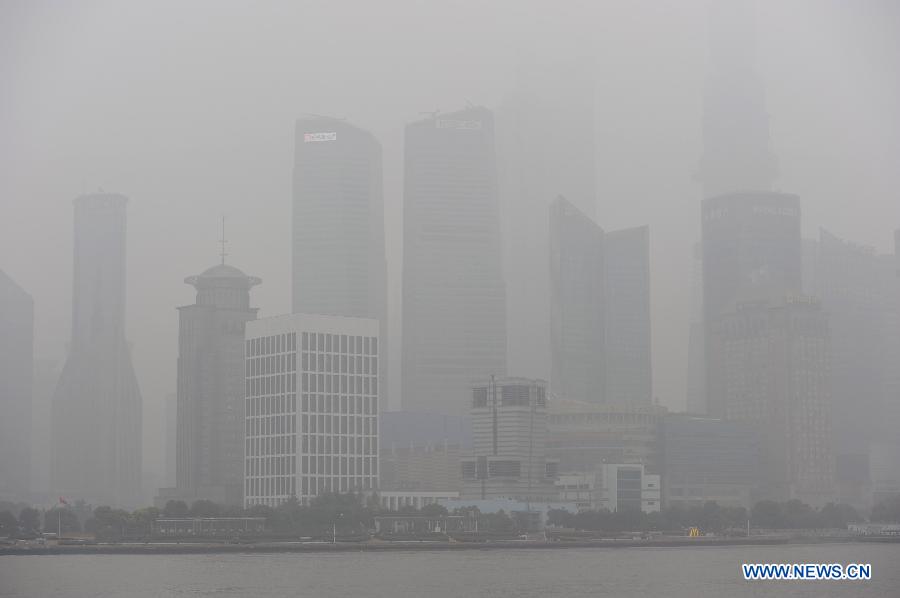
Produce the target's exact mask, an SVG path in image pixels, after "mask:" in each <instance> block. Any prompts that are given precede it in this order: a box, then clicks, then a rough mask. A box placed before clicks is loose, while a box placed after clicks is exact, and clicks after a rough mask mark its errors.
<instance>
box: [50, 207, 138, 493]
mask: <svg viewBox="0 0 900 598" xmlns="http://www.w3.org/2000/svg"><path fill="white" fill-rule="evenodd" d="M127 202H128V200H127V198H126V197H125V196H123V195H119V194H114V193H96V194H93V195H83V196H81V197H78V198H77V199H75V201H74V207H75V259H74V263H75V266H74V274H73V277H72V283H73V284H72V286H73V289H72V303H73V306H72V337H71V342H70V344H69V351H68V357H67V359H66V364H65V366H64V368H63V371H62V374H61V375H60V379H59V385H58V386H57V389H56V393H55V395H54V401H53V461H52V464H51V472H52V473H51V478H52V484H53V490H54V491H55V492H57V493H59V494H61V495H63V496H66V497H71V498H76V499H78V498H80V499H84V500H86V501H88V502H91V503H93V504H97V505H101V504H103V505H111V506H117V507H129V506H130V507H134V506H137V505H138V504H139V503H140V496H141V394H140V390H139V389H138V384H137V379H136V377H135V374H134V368H133V366H132V363H131V350H130V347H129V345H128V343H127V341H126V340H125V229H126V225H125V222H126V204H127Z"/></svg>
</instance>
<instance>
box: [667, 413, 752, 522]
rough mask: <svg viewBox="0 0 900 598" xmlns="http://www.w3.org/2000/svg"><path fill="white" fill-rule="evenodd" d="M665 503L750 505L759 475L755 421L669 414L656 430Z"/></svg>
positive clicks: (696, 505)
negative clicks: (658, 440) (657, 432)
mask: <svg viewBox="0 0 900 598" xmlns="http://www.w3.org/2000/svg"><path fill="white" fill-rule="evenodd" d="M659 438H660V447H659V448H660V454H661V460H662V470H663V472H664V475H663V499H664V501H665V506H666V507H668V508H671V507H702V506H703V505H704V504H705V503H706V502H707V501H715V502H716V503H718V504H719V506H722V507H725V506H728V507H744V508H746V509H751V508H753V505H754V504H756V502H757V501H758V500H759V497H760V496H761V494H760V487H761V485H762V481H763V477H762V474H763V471H762V463H763V446H762V439H761V437H760V426H759V425H758V424H757V423H755V422H752V421H735V420H732V421H729V420H722V419H712V418H705V417H695V416H690V415H685V414H674V413H673V414H670V415H668V416H666V417H665V418H664V420H663V422H662V426H661V430H660V435H659Z"/></svg>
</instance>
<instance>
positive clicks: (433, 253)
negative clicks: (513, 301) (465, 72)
mask: <svg viewBox="0 0 900 598" xmlns="http://www.w3.org/2000/svg"><path fill="white" fill-rule="evenodd" d="M405 165H406V168H405V177H406V178H405V188H404V205H403V218H404V234H403V239H404V240H403V347H402V349H403V364H402V365H403V408H404V410H407V411H423V412H430V413H443V414H448V415H462V414H464V413H465V412H466V410H467V407H466V406H467V403H468V401H467V400H466V396H467V395H468V389H469V388H471V383H472V381H473V380H476V379H479V378H483V377H485V376H488V375H491V374H497V375H503V374H505V372H506V303H505V302H506V298H505V286H504V283H503V275H502V271H501V254H500V252H501V249H500V228H499V220H498V208H497V173H496V168H495V156H494V118H493V115H492V113H491V112H490V111H489V110H487V109H486V108H475V107H473V108H467V109H465V110H461V111H459V112H454V113H447V114H437V115H434V116H432V117H430V118H427V119H425V120H421V121H418V122H415V123H412V124H409V125H407V127H406V144H405Z"/></svg>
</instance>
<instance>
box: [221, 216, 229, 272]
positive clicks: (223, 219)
mask: <svg viewBox="0 0 900 598" xmlns="http://www.w3.org/2000/svg"><path fill="white" fill-rule="evenodd" d="M227 242H228V240H227V239H226V238H225V214H222V237H221V238H220V239H219V243H220V244H221V245H222V251H221V252H219V256H220V257H221V258H222V265H224V264H225V256H226V255H228V254H227V253H225V243H227Z"/></svg>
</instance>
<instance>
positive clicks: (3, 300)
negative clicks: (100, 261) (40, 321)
mask: <svg viewBox="0 0 900 598" xmlns="http://www.w3.org/2000/svg"><path fill="white" fill-rule="evenodd" d="M33 375H34V300H33V299H32V298H31V295H29V294H28V293H26V292H25V290H24V289H22V287H20V286H19V285H17V284H16V283H15V281H14V280H13V279H12V278H10V277H9V276H8V275H7V274H6V273H5V272H3V271H2V270H0V409H2V410H3V417H2V418H0V496H2V497H3V498H4V499H7V500H10V499H16V498H19V499H23V498H25V497H27V495H28V493H29V492H30V490H31V450H30V449H31V396H32V387H33V383H34V380H33Z"/></svg>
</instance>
